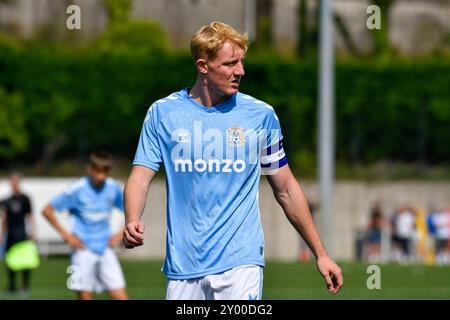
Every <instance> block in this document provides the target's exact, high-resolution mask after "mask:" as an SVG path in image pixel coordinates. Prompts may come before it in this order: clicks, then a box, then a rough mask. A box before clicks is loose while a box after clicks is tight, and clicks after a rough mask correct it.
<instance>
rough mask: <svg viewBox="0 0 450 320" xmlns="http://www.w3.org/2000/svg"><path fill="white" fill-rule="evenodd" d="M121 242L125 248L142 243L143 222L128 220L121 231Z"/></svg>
mask: <svg viewBox="0 0 450 320" xmlns="http://www.w3.org/2000/svg"><path fill="white" fill-rule="evenodd" d="M123 244H124V246H125V248H127V249H132V248H134V247H139V246H142V245H143V244H144V223H143V222H142V221H130V222H129V223H127V225H126V226H125V229H124V231H123Z"/></svg>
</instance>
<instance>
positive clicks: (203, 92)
mask: <svg viewBox="0 0 450 320" xmlns="http://www.w3.org/2000/svg"><path fill="white" fill-rule="evenodd" d="M189 96H190V97H191V99H193V100H195V101H196V102H197V103H199V104H201V105H202V106H204V107H206V108H212V107H214V106H216V105H218V104H221V103H222V102H224V101H226V100H227V99H229V98H230V97H229V96H226V95H218V94H216V93H215V92H213V91H212V90H210V89H209V88H208V85H207V84H206V83H202V82H201V81H200V80H197V82H196V83H195V85H194V86H193V87H192V88H191V90H190V91H189Z"/></svg>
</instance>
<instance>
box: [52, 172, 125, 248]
mask: <svg viewBox="0 0 450 320" xmlns="http://www.w3.org/2000/svg"><path fill="white" fill-rule="evenodd" d="M50 204H51V205H52V206H53V208H55V209H56V210H57V211H63V210H69V212H70V214H71V215H72V217H73V226H72V228H73V230H72V233H73V234H74V235H76V236H77V237H78V238H80V240H81V241H82V242H83V243H84V244H85V246H86V247H87V248H88V249H89V250H90V251H92V252H94V253H97V254H102V253H103V252H104V251H105V249H106V248H107V247H108V242H109V239H110V237H111V228H110V218H111V214H112V209H113V208H114V207H116V208H118V209H119V210H121V211H122V212H123V210H124V209H123V191H122V188H121V187H120V186H119V184H118V183H117V182H115V181H114V180H113V179H111V178H107V179H106V181H105V183H104V184H103V186H102V187H101V188H99V189H97V188H95V187H94V186H93V185H92V184H91V182H90V179H89V177H82V178H80V179H79V180H78V181H76V182H75V183H74V184H73V185H71V186H70V187H69V189H68V190H67V191H65V192H63V193H62V194H60V195H59V196H57V197H55V198H54V199H53V200H52V201H51V202H50Z"/></svg>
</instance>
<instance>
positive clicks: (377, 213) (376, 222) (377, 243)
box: [364, 202, 384, 261]
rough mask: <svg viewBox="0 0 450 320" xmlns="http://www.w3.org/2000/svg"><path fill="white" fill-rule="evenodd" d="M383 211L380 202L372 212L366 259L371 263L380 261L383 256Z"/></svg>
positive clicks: (368, 229) (366, 241) (366, 242)
mask: <svg viewBox="0 0 450 320" xmlns="http://www.w3.org/2000/svg"><path fill="white" fill-rule="evenodd" d="M383 221H384V218H383V211H382V209H381V204H380V203H379V202H377V203H375V204H374V206H373V207H372V208H371V210H370V218H369V223H368V226H367V233H366V238H365V246H364V247H365V248H364V251H365V257H366V259H367V260H369V261H374V260H378V259H379V258H380V255H381V232H382V229H383Z"/></svg>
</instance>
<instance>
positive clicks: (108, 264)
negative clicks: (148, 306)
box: [43, 152, 127, 299]
mask: <svg viewBox="0 0 450 320" xmlns="http://www.w3.org/2000/svg"><path fill="white" fill-rule="evenodd" d="M111 161H112V160H111V157H110V156H109V155H108V154H106V153H103V152H96V153H92V154H91V155H90V158H89V164H88V165H87V168H86V169H87V170H86V171H87V176H85V177H82V178H80V179H79V180H78V181H76V182H75V183H74V184H73V185H71V186H70V188H69V189H68V190H66V191H65V192H63V193H61V194H60V195H58V196H56V197H55V198H53V199H52V200H51V202H50V204H48V205H47V206H46V207H45V209H44V211H43V214H44V216H45V217H46V218H47V220H48V221H49V222H50V223H51V224H52V226H53V227H54V228H55V229H56V230H57V231H58V232H59V233H60V234H61V236H62V237H63V239H64V240H65V241H67V243H68V244H69V245H70V246H71V247H72V248H73V249H74V251H73V253H72V257H71V260H72V263H71V272H72V276H71V281H69V282H70V283H69V288H70V289H72V290H74V291H77V292H78V295H79V298H80V299H91V298H92V293H93V292H94V291H96V292H101V291H103V290H107V291H108V292H109V294H110V296H111V298H113V299H126V298H127V293H126V290H125V279H124V277H123V273H122V270H121V267H120V264H119V261H118V259H117V257H116V255H115V253H114V252H113V250H112V249H111V247H114V246H116V245H117V244H119V243H121V241H122V233H123V231H122V230H120V232H119V233H117V234H112V233H111V228H110V218H111V214H112V209H113V208H114V207H116V208H118V209H119V210H121V211H123V192H122V188H121V187H120V186H119V185H118V184H117V182H115V181H114V180H113V179H111V178H108V172H109V169H110V167H111ZM55 210H56V211H63V210H68V211H69V212H70V214H71V216H72V218H73V226H72V230H71V232H69V231H67V230H65V229H64V228H63V227H62V225H61V224H60V223H59V222H58V220H57V219H56V217H55V216H54V214H53V212H54V211H55Z"/></svg>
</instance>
